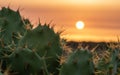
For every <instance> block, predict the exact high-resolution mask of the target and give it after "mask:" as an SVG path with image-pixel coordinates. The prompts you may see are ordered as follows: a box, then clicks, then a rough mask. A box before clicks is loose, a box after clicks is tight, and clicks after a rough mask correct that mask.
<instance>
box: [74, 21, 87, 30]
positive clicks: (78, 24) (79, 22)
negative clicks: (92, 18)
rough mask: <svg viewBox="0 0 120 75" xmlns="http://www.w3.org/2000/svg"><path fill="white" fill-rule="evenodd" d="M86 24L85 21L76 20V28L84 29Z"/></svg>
mask: <svg viewBox="0 0 120 75" xmlns="http://www.w3.org/2000/svg"><path fill="white" fill-rule="evenodd" d="M84 26H85V24H84V22H83V21H78V22H76V28H77V29H84Z"/></svg>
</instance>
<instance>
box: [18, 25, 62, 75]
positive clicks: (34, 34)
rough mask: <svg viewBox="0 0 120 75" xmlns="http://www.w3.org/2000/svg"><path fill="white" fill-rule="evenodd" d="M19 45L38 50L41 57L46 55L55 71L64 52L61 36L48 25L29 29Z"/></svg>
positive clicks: (48, 62)
mask: <svg viewBox="0 0 120 75" xmlns="http://www.w3.org/2000/svg"><path fill="white" fill-rule="evenodd" d="M19 46H20V47H21V46H22V47H24V46H27V47H28V48H30V49H34V50H36V52H37V53H38V54H39V55H40V56H41V57H43V56H44V57H45V58H46V62H47V66H48V70H49V71H50V72H52V73H53V72H54V71H55V70H56V68H57V67H58V65H59V62H58V56H61V54H62V49H61V47H60V37H59V34H57V33H55V32H54V30H53V29H52V28H50V27H49V26H48V25H39V26H38V27H37V28H35V29H33V30H28V31H27V32H26V34H25V36H24V37H23V38H22V39H21V40H20V43H19Z"/></svg>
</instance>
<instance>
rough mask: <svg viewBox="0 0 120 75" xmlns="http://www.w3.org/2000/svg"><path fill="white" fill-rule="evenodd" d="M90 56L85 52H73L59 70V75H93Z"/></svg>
mask: <svg viewBox="0 0 120 75" xmlns="http://www.w3.org/2000/svg"><path fill="white" fill-rule="evenodd" d="M93 74H94V65H93V62H92V55H91V53H90V52H89V51H87V50H77V51H75V52H73V53H72V54H71V55H70V56H69V57H68V59H67V60H66V62H65V63H64V64H63V65H62V67H61V69H60V75H93Z"/></svg>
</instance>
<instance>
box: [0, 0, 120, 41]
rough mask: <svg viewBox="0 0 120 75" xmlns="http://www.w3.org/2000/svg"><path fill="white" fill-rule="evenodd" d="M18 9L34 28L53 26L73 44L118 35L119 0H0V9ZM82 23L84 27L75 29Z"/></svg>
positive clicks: (114, 38) (107, 38)
mask: <svg viewBox="0 0 120 75" xmlns="http://www.w3.org/2000/svg"><path fill="white" fill-rule="evenodd" d="M3 6H5V7H7V6H9V7H10V8H11V9H14V10H17V9H18V8H20V13H21V15H22V16H23V17H25V18H29V19H30V21H31V22H32V23H33V24H34V25H37V23H38V18H40V21H41V23H42V24H44V23H49V22H50V21H51V20H52V24H51V25H54V24H55V30H56V31H61V30H64V32H63V33H62V35H61V38H66V39H67V40H73V41H116V40H117V36H120V0H0V7H3ZM77 21H83V22H84V23H85V28H84V29H82V30H79V29H77V28H76V27H75V24H76V22H77Z"/></svg>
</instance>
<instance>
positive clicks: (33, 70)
mask: <svg viewBox="0 0 120 75" xmlns="http://www.w3.org/2000/svg"><path fill="white" fill-rule="evenodd" d="M8 64H9V65H8V66H9V69H10V72H16V73H17V75H30V74H33V75H35V74H40V75H43V74H44V73H45V71H46V70H45V67H44V64H45V63H44V59H42V58H41V57H40V56H39V55H38V54H37V53H36V52H35V51H32V50H30V49H27V48H22V49H17V50H16V51H14V52H13V53H12V54H11V55H9V56H8Z"/></svg>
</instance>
